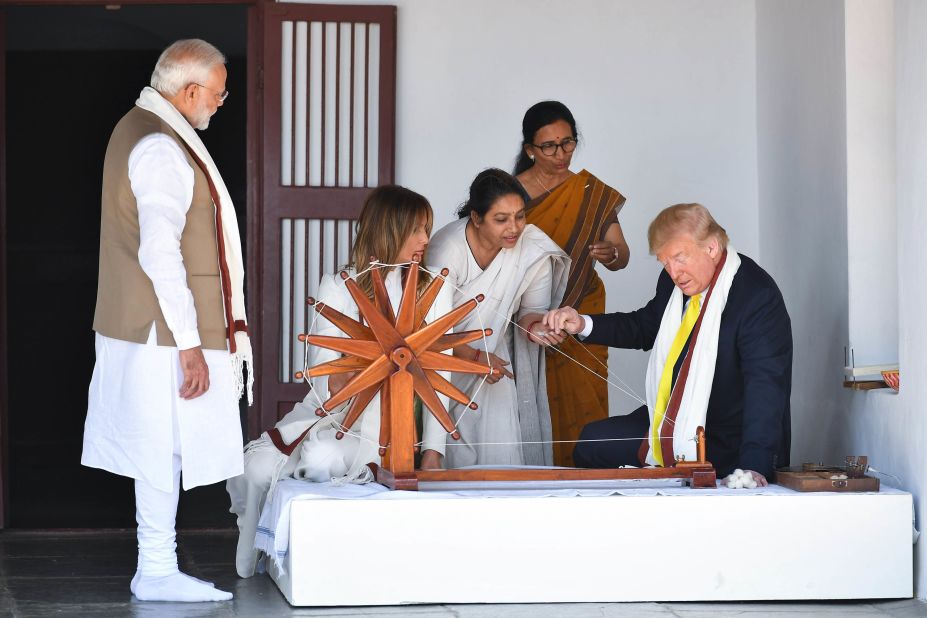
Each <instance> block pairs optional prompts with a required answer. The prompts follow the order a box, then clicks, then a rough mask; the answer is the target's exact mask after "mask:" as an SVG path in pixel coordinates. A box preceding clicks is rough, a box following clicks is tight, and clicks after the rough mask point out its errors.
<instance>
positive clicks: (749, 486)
mask: <svg viewBox="0 0 927 618" xmlns="http://www.w3.org/2000/svg"><path fill="white" fill-rule="evenodd" d="M744 487H746V488H747V489H756V481H755V480H754V479H750V480H749V481H747V484H746V485H744Z"/></svg>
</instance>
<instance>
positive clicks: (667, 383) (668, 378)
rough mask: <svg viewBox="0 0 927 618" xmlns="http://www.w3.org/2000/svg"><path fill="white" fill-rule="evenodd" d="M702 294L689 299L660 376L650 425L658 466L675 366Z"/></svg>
mask: <svg viewBox="0 0 927 618" xmlns="http://www.w3.org/2000/svg"><path fill="white" fill-rule="evenodd" d="M701 298H702V295H701V294H696V295H695V296H693V297H691V298H690V299H689V306H688V307H687V308H686V313H685V315H684V316H682V323H681V324H680V325H679V330H678V331H676V338H675V339H673V345H671V346H670V350H669V355H667V357H666V364H665V365H663V375H661V376H660V386H659V387H657V403H656V410H654V414H653V424H652V425H651V426H650V433H651V436H650V444H651V450H652V451H653V458H654V459H655V460H656V461H657V465H658V466H662V465H663V450H662V449H661V448H660V425H662V424H663V417H664V416H665V415H666V406H667V405H669V400H670V395H671V394H672V388H671V387H672V385H673V367H675V366H676V361H677V360H679V355H680V354H681V353H682V348H683V346H685V345H686V341H687V340H688V339H689V333H691V332H692V327H693V326H695V321H696V320H698V312H699V310H700V309H701V307H702V303H701Z"/></svg>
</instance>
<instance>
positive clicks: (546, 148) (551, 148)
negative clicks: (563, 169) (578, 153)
mask: <svg viewBox="0 0 927 618" xmlns="http://www.w3.org/2000/svg"><path fill="white" fill-rule="evenodd" d="M531 145H532V146H534V147H535V148H538V149H540V151H541V152H543V153H544V155H545V156H548V157H552V156H554V155H555V154H557V149H558V148H562V149H563V153H564V154H570V153H571V152H573V151H574V150H576V140H575V139H573V138H572V137H568V138H566V139H565V140H563V141H561V142H560V143H559V144H558V143H556V142H544V143H543V144H531Z"/></svg>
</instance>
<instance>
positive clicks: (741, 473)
mask: <svg viewBox="0 0 927 618" xmlns="http://www.w3.org/2000/svg"><path fill="white" fill-rule="evenodd" d="M743 475H744V471H743V470H741V469H740V468H737V469H736V470H734V476H735V477H736V476H743Z"/></svg>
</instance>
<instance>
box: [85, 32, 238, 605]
mask: <svg viewBox="0 0 927 618" xmlns="http://www.w3.org/2000/svg"><path fill="white" fill-rule="evenodd" d="M224 61H225V59H224V57H223V56H222V54H221V53H220V52H219V51H218V50H216V49H215V48H214V47H212V46H211V45H209V44H208V43H206V42H205V41H199V40H195V39H194V40H187V41H178V42H177V43H175V44H173V45H172V46H170V47H168V48H167V49H166V50H165V51H164V53H163V54H162V55H161V58H160V59H159V60H158V64H157V65H156V67H155V71H154V74H153V75H152V87H151V88H145V89H144V90H143V91H142V94H141V96H140V97H139V100H138V102H137V103H136V107H134V108H133V109H132V110H131V111H130V112H129V113H128V114H127V115H126V116H125V117H124V118H123V119H122V120H121V121H120V123H119V124H118V125H117V127H116V129H115V130H114V131H113V135H112V137H111V139H110V143H109V146H108V147H107V154H106V160H105V162H104V182H103V209H102V221H101V249H100V283H99V290H98V296H97V311H96V315H95V318H94V330H95V331H96V364H95V366H94V371H93V377H92V380H91V384H90V392H89V401H88V412H87V420H86V425H85V430H84V449H83V455H82V458H81V462H82V463H83V464H84V465H87V466H91V467H96V468H102V469H104V470H108V471H110V472H113V473H115V474H120V475H124V476H129V477H131V478H133V479H135V495H136V519H137V521H138V547H139V553H138V570H137V572H136V574H135V577H134V578H133V579H132V583H131V585H130V589H131V590H132V593H133V594H134V595H135V596H136V597H137V598H138V599H140V600H145V601H222V600H228V599H231V598H232V595H231V593H228V592H224V591H221V590H217V589H216V588H215V587H214V586H213V585H212V584H211V583H209V582H204V581H201V580H198V579H196V578H193V577H190V576H188V575H186V574H184V573H181V572H180V571H179V569H178V565H177V555H176V542H175V536H176V535H175V527H174V526H175V518H176V511H177V501H178V497H179V490H180V482H181V473H182V478H183V486H184V489H190V488H193V487H196V486H199V485H205V484H211V483H215V482H218V481H221V480H225V479H227V478H229V477H232V476H235V475H238V474H241V472H242V454H241V442H242V435H241V426H240V421H239V412H238V398H239V396H240V390H241V386H242V379H241V373H240V370H241V367H242V364H243V363H244V362H249V361H250V343H249V342H248V339H247V329H246V327H245V317H244V311H243V308H244V301H243V297H242V293H241V287H242V279H243V269H242V264H241V246H240V238H239V237H238V230H237V223H236V219H235V214H234V210H233V208H232V204H231V199H230V198H229V197H228V191H227V189H226V188H225V185H224V183H223V182H222V178H221V176H220V175H219V173H218V170H216V168H215V164H214V163H213V161H212V158H211V157H210V156H209V153H208V151H206V148H205V146H204V145H203V143H202V141H200V139H199V137H198V136H197V135H196V133H195V132H194V128H196V129H200V130H203V129H205V128H206V126H208V124H209V118H210V117H211V116H212V115H213V114H214V113H215V112H216V111H217V109H218V107H219V106H221V105H222V103H223V101H224V100H225V97H226V96H227V93H226V92H225V79H226V70H225V67H224ZM126 155H127V156H126Z"/></svg>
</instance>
